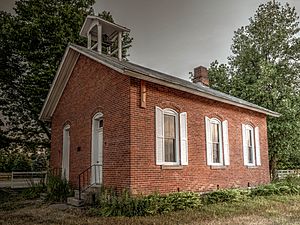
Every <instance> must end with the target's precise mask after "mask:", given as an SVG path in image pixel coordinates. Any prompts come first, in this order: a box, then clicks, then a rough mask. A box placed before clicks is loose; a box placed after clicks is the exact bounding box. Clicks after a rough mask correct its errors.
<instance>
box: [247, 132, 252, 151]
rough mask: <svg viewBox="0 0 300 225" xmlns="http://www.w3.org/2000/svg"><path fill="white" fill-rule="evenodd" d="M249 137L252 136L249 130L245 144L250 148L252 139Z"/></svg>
mask: <svg viewBox="0 0 300 225" xmlns="http://www.w3.org/2000/svg"><path fill="white" fill-rule="evenodd" d="M251 136H252V134H251V130H247V143H248V146H249V147H250V146H252V142H251V140H252V137H251Z"/></svg>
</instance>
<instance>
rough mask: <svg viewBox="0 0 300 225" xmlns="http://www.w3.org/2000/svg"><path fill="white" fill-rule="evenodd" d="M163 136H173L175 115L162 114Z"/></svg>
mask: <svg viewBox="0 0 300 225" xmlns="http://www.w3.org/2000/svg"><path fill="white" fill-rule="evenodd" d="M164 128H165V130H164V132H165V133H164V135H165V138H175V116H170V115H164Z"/></svg>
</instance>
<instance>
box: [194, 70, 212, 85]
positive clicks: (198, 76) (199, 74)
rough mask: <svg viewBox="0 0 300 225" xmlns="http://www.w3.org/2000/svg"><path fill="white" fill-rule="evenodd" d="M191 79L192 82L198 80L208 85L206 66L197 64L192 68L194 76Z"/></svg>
mask: <svg viewBox="0 0 300 225" xmlns="http://www.w3.org/2000/svg"><path fill="white" fill-rule="evenodd" d="M192 81H193V83H198V82H200V83H201V84H204V85H206V86H209V80H208V72H207V69H206V67H204V66H198V67H196V68H194V76H193V78H192Z"/></svg>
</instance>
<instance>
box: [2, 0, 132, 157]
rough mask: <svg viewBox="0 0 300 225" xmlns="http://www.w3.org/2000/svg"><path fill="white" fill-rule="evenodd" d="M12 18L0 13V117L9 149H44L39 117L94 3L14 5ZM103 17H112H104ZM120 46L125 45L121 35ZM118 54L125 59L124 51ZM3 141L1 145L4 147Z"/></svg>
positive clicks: (42, 0)
mask: <svg viewBox="0 0 300 225" xmlns="http://www.w3.org/2000/svg"><path fill="white" fill-rule="evenodd" d="M15 4H16V8H15V12H16V13H15V14H14V15H11V14H9V13H6V12H3V11H0V29H1V34H0V67H1V70H0V87H1V88H0V112H2V114H3V116H4V118H5V122H6V125H7V126H6V130H5V131H2V133H1V135H2V136H3V137H5V138H6V139H5V140H9V142H10V147H12V146H15V145H17V146H23V147H24V146H25V147H24V148H26V149H32V150H35V151H36V150H37V149H39V148H45V147H48V146H49V143H50V137H51V129H50V124H47V123H45V122H43V121H39V120H38V117H39V113H40V111H41V109H42V106H43V103H44V100H45V98H46V96H47V93H48V91H49V88H50V85H51V83H52V81H53V78H54V75H55V73H56V70H57V68H58V65H59V63H60V61H61V58H62V56H63V53H64V51H65V49H66V47H67V45H68V43H76V44H79V45H84V46H85V45H86V40H84V39H83V38H81V37H80V36H79V31H80V29H81V26H82V25H83V22H84V19H85V18H86V16H87V15H89V14H93V13H94V12H93V10H92V8H91V7H92V5H93V4H94V0H64V1H62V0H19V1H16V3H15ZM103 16H109V18H110V20H113V19H112V16H111V15H110V13H108V12H104V13H103ZM124 41H126V42H127V44H129V45H130V43H131V41H132V39H131V38H130V37H129V35H128V34H127V38H126V37H125V38H124ZM123 54H125V55H126V54H127V49H124V51H123ZM6 143H7V142H5V143H4V144H6Z"/></svg>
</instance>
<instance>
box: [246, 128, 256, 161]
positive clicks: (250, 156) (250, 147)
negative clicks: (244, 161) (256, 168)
mask: <svg viewBox="0 0 300 225" xmlns="http://www.w3.org/2000/svg"><path fill="white" fill-rule="evenodd" d="M252 135H253V130H250V129H247V144H248V163H253V159H254V155H253V154H254V152H253V141H252Z"/></svg>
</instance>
